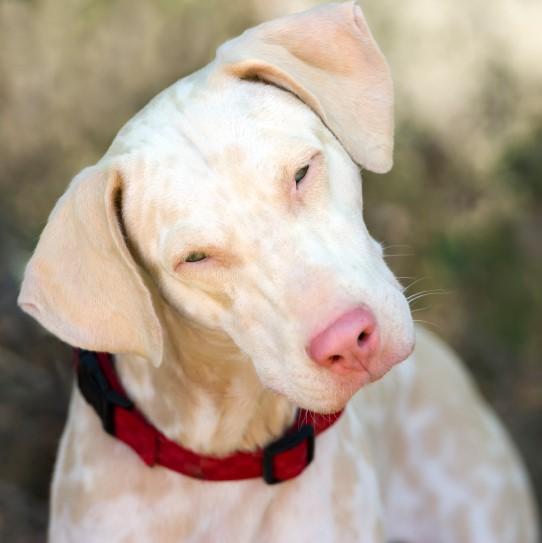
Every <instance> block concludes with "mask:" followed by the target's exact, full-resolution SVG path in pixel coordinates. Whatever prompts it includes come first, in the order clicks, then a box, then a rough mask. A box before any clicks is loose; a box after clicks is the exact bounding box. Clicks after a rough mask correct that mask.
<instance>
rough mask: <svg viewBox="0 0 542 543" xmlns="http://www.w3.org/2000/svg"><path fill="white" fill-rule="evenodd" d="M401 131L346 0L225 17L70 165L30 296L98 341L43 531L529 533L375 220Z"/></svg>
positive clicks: (517, 540) (55, 534)
mask: <svg viewBox="0 0 542 543" xmlns="http://www.w3.org/2000/svg"><path fill="white" fill-rule="evenodd" d="M392 152H393V89H392V80H391V77H390V72H389V68H388V65H387V64H386V61H385V59H384V57H383V55H382V53H381V51H380V50H379V48H378V46H377V44H376V43H375V40H374V38H373V36H372V35H371V32H370V30H369V28H368V26H367V23H366V21H365V18H364V16H363V13H362V11H361V9H360V8H359V6H357V5H356V4H355V3H340V4H329V5H324V6H319V7H316V8H314V9H312V10H309V11H307V12H303V13H299V14H295V15H291V16H287V17H283V18H280V19H277V20H274V21H271V22H267V23H264V24H262V25H260V26H257V27H255V28H253V29H251V30H248V31H246V32H245V33H244V34H242V35H241V36H240V37H237V38H235V39H233V40H231V41H229V42H227V43H225V44H224V45H222V46H221V47H220V48H219V49H218V51H217V55H216V58H215V59H214V60H213V61H212V62H211V63H210V64H209V65H207V66H206V67H204V68H203V69H201V70H200V71H198V72H196V73H194V74H192V75H190V76H188V77H186V78H184V79H182V80H180V81H178V82H176V83H175V84H173V85H172V86H171V87H170V88H168V89H166V90H165V91H163V92H162V93H161V94H159V95H158V96H156V97H155V98H154V99H153V100H152V101H151V102H150V103H149V104H148V105H147V106H146V107H145V108H144V109H143V110H142V111H141V112H139V113H138V114H137V115H136V116H135V117H133V118H132V119H131V120H130V121H129V122H128V123H127V124H126V125H125V126H124V127H123V128H122V129H121V131H120V132H119V134H118V135H117V136H116V138H115V140H114V141H113V143H112V145H111V147H110V148H109V150H108V151H107V152H106V153H105V155H104V157H103V158H102V159H101V160H100V161H99V162H98V163H97V164H96V165H94V166H91V167H89V168H86V169H85V170H83V171H82V172H81V173H80V174H79V175H77V176H76V177H75V178H74V180H73V181H72V182H71V184H70V185H69V187H68V189H67V191H66V193H65V194H64V195H63V196H62V197H61V199H60V200H59V201H58V203H57V205H56V207H55V209H54V210H53V212H52V214H51V216H50V217H49V220H48V223H47V225H46V227H45V229H44V231H43V233H42V235H41V237H40V240H39V242H38V245H37V247H36V249H35V252H34V254H33V256H32V258H31V260H30V262H29V263H28V265H27V268H26V270H25V275H24V279H23V283H22V287H21V292H20V296H19V304H20V306H21V307H22V309H23V310H24V311H26V312H28V313H29V314H30V315H31V316H33V317H34V318H35V319H37V320H38V321H39V322H40V323H41V324H42V325H43V326H44V327H45V328H46V329H48V330H49V331H51V332H52V333H53V334H55V335H56V336H58V337H59V338H60V339H61V340H63V341H65V342H67V343H69V344H70V345H73V346H75V347H77V348H79V349H82V351H79V354H78V355H77V356H78V362H77V368H78V385H77V386H75V387H74V390H73V395H72V400H71V404H70V409H69V416H68V421H67V425H66V428H65V431H64V433H63V436H62V439H61V443H60V448H59V453H58V458H57V462H56V468H55V472H54V478H53V484H52V499H51V518H50V525H49V540H50V541H51V542H54V543H57V542H77V543H84V542H100V543H103V542H104V541H107V542H121V541H122V542H147V541H152V542H155V541H160V542H179V541H204V542H210V541H213V542H215V541H220V542H235V543H239V542H245V541H247V542H248V541H251V542H252V541H257V542H290V541H296V542H303V541H318V542H338V541H340V542H368V543H376V542H385V541H406V542H411V543H416V542H420V543H422V542H431V543H436V542H442V543H448V542H449V543H459V542H460V543H468V542H476V543H492V542H511V543H512V542H513V543H523V542H524V543H534V542H535V541H536V538H537V535H536V519H535V513H534V505H533V501H532V497H531V493H530V489H529V484H528V481H527V478H526V475H525V471H524V468H523V466H522V464H521V462H520V460H519V458H518V456H517V454H516V452H515V450H514V447H513V446H512V444H511V443H510V441H509V439H508V437H507V435H506V434H505V432H504V431H503V429H502V427H501V425H500V424H499V422H498V421H497V420H496V418H495V416H494V415H493V414H492V412H491V411H490V409H489V408H488V407H487V406H486V405H485V403H484V402H483V400H482V399H481V398H480V396H479V394H478V392H477V391H476V389H475V387H474V385H473V384H472V382H471V380H470V378H469V377H468V376H467V374H466V373H465V371H464V369H463V367H462V365H461V363H460V361H459V360H458V359H457V358H456V356H455V355H454V354H453V353H452V352H451V351H450V350H449V349H448V348H447V347H446V346H445V345H444V344H443V343H441V342H440V341H439V340H438V339H437V338H436V337H435V336H433V335H432V334H431V333H429V332H428V331H426V330H425V329H423V328H415V326H414V325H413V322H412V319H411V316H410V312H409V307H408V304H407V302H406V300H405V297H404V295H403V289H402V287H401V285H400V284H399V283H398V281H397V280H396V279H395V277H394V276H393V274H392V273H391V271H390V270H389V269H388V267H387V266H386V264H385V263H384V260H383V256H382V249H381V246H380V245H379V244H378V243H377V242H376V241H375V240H374V239H372V238H371V236H370V235H369V233H368V231H367V229H366V227H365V225H364V222H363V217H362V192H361V179H360V168H364V169H368V170H372V171H374V172H377V173H385V172H386V171H388V170H389V169H390V168H391V166H392ZM415 343H416V346H415ZM95 353H100V354H99V355H98V354H95ZM106 353H113V354H114V362H111V363H109V362H107V360H108V359H107V357H108V356H109V355H107V354H106ZM104 364H105V365H104ZM107 364H109V365H107ZM394 366H395V367H394ZM392 368H393V370H392V371H390V370H391V369H392ZM96 372H98V373H96ZM100 372H101V373H100ZM108 372H109V377H108V376H107V375H105V374H106V373H108ZM388 372H389V373H388ZM113 373H114V375H113ZM98 374H99V375H98ZM97 375H98V376H97ZM104 383H105V384H104ZM358 391H359V392H358ZM123 395H124V396H123ZM104 398H105V400H104ZM119 398H120V399H119ZM104 402H105V403H104ZM123 402H124V403H123ZM104 405H106V407H104ZM111 406H113V407H111ZM112 409H114V410H115V411H114V412H115V415H114V417H113V418H111V416H112V415H111V413H112V411H111V410H112ZM119 413H120V415H119ZM299 413H302V414H303V415H302V417H301V418H300V415H299ZM108 417H109V418H108ZM122 417H126V418H127V420H128V419H129V420H130V421H132V422H129V423H128V422H126V421H124V422H123V420H121V418H122ZM129 417H132V418H131V419H130V418H129ZM135 418H137V421H136V422H137V423H136V422H134V421H135ZM113 419H114V420H113ZM296 420H298V422H299V424H298V426H297V427H296V428H297V429H296V430H293V429H292V430H288V429H289V428H292V424H294V421H296ZM121 423H122V425H121ZM130 424H133V425H136V426H137V425H139V426H137V428H140V427H143V428H144V429H145V432H147V433H148V432H150V435H152V436H154V437H153V438H152V439H153V440H155V441H157V440H161V441H160V443H162V444H163V443H165V444H166V445H167V448H168V450H170V451H173V452H171V456H175V457H179V456H183V455H184V456H183V458H196V460H197V462H198V463H197V464H195V465H197V466H199V468H201V471H198V470H197V469H195V468H194V465H192V468H191V469H192V471H190V470H188V468H186V464H182V463H181V464H179V466H180V467H179V466H178V469H173V468H170V467H168V461H167V460H164V459H162V461H161V463H160V462H158V461H157V459H156V458H157V457H156V455H158V453H157V452H156V451H155V449H153V451H154V452H153V453H152V455H154V456H152V455H150V453H148V452H145V450H144V447H143V448H142V447H140V445H138V444H137V443H135V442H134V439H135V438H134V437H133V436H134V435H136V434H137V432H139V430H138V431H137V432H136V431H135V430H134V428H135V426H130ZM318 425H321V428H320V429H319V427H318ZM315 428H316V430H315ZM121 434H122V435H123V436H124V437H122V435H121ZM314 434H318V435H316V436H315V435H314ZM137 435H139V434H137ZM158 435H159V436H160V437H159V438H158V437H156V436H158ZM292 440H293V441H292ZM151 441H152V440H151ZM127 444H128V445H127ZM270 444H271V445H270ZM166 445H164V447H166ZM313 448H314V449H313ZM179 451H180V452H179ZM292 451H294V452H295V451H298V452H299V451H302V454H303V462H302V464H303V465H302V466H301V468H300V469H298V470H297V471H298V472H299V473H297V472H296V473H295V474H294V475H293V476H291V474H290V475H288V476H281V475H280V474H279V467H278V466H279V460H278V458H279V457H281V455H282V458H283V464H284V465H287V462H286V460H285V457H286V456H287V455H288V454H292V455H293V452H292ZM260 453H261V454H260ZM168 454H169V453H168ZM296 454H297V453H296ZM299 454H301V453H299ZM149 455H150V456H152V457H150V456H149ZM166 456H167V455H166ZM312 456H314V460H313V461H312V463H311V459H312ZM232 458H233V459H239V458H243V459H244V460H243V461H246V462H249V461H250V462H252V464H251V466H252V467H251V468H250V469H251V470H253V471H250V470H249V471H246V470H245V471H242V473H241V475H240V476H235V477H234V476H230V475H231V473H232V472H231V469H230V468H231V465H232V460H231V459H232ZM247 459H248V460H247ZM255 459H256V460H257V461H258V462H260V461H261V462H262V466H263V467H262V468H261V470H260V467H259V464H258V465H257V462H256V460H255ZM255 462H256V463H255ZM274 462H275V463H274ZM170 463H171V465H173V464H172V461H171V462H170ZM146 464H149V465H146ZM215 465H216V466H219V468H220V469H223V468H224V469H226V470H230V471H228V473H229V474H230V475H228V476H224V475H223V473H222V475H220V473H219V472H215V471H213V469H214V468H213V466H215ZM235 465H236V466H237V467H238V466H239V463H237V464H235ZM183 466H184V467H183ZM199 468H198V469H199ZM235 469H237V468H235ZM239 469H241V468H239ZM243 469H245V468H243ZM247 469H248V468H247ZM281 469H282V468H281ZM183 470H184V471H183ZM179 471H180V473H179ZM260 471H261V472H262V473H263V475H262V476H260ZM283 473H285V472H283ZM270 483H275V484H270Z"/></svg>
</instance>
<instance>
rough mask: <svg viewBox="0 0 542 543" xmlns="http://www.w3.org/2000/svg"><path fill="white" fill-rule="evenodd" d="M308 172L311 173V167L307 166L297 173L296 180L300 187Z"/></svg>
mask: <svg viewBox="0 0 542 543" xmlns="http://www.w3.org/2000/svg"><path fill="white" fill-rule="evenodd" d="M308 171H309V165H308V164H307V165H306V166H304V167H303V168H299V170H297V172H295V175H294V179H295V184H296V185H299V183H301V181H303V178H304V177H305V176H306V175H307V172H308Z"/></svg>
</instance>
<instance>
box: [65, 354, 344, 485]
mask: <svg viewBox="0 0 542 543" xmlns="http://www.w3.org/2000/svg"><path fill="white" fill-rule="evenodd" d="M75 365H76V370H77V382H78V385H79V389H80V391H81V393H82V395H83V397H84V398H85V399H86V401H87V402H88V403H89V404H90V405H91V406H92V407H93V408H94V410H95V412H96V414H97V415H98V417H99V418H100V419H101V421H102V426H103V428H104V430H105V431H106V432H107V433H108V434H110V435H112V436H114V437H116V438H117V439H119V440H120V441H122V442H124V443H126V444H127V445H128V446H129V447H131V448H132V449H133V450H134V451H135V452H136V453H137V454H138V455H139V457H140V458H141V459H142V460H143V461H144V462H145V464H147V465H148V466H155V465H159V466H163V467H166V468H168V469H171V470H173V471H176V472H178V473H182V474H183V475H187V476H189V477H194V478H196V479H202V480H207V481H233V480H242V479H252V478H257V477H262V478H263V479H264V481H265V482H266V483H268V484H275V483H280V482H283V481H287V480H289V479H293V478H294V477H297V476H298V475H299V474H300V473H302V472H303V471H304V470H305V468H306V467H307V466H308V465H309V464H310V463H311V461H312V459H313V457H314V447H315V436H316V435H318V434H320V433H321V432H323V431H324V430H326V429H327V428H329V427H330V426H331V425H332V424H334V423H335V422H336V421H337V419H338V418H339V417H340V415H341V413H342V411H340V412H337V413H333V414H331V415H322V414H319V413H314V412H312V411H306V410H304V409H299V410H298V412H297V415H296V419H295V421H294V423H293V425H292V426H291V427H290V428H289V429H288V430H287V431H286V433H285V434H284V435H283V436H282V437H281V438H279V439H277V440H276V441H274V442H272V443H270V444H269V445H267V446H266V447H263V448H261V449H258V450H256V451H251V452H235V453H233V454H230V455H228V456H225V457H215V456H207V455H202V454H198V453H195V452H194V451H191V450H190V449H186V448H184V447H182V446H180V445H178V444H177V443H175V442H173V441H171V440H170V439H168V438H167V437H166V436H165V435H164V434H162V433H161V432H160V431H159V430H158V429H157V428H155V427H154V426H153V425H152V424H151V423H150V422H149V421H147V419H146V418H145V417H144V415H143V414H142V413H141V412H140V411H139V410H138V409H137V408H136V407H135V405H134V404H133V402H132V401H131V400H130V399H129V398H128V396H127V395H126V393H125V391H124V389H123V387H122V385H121V383H120V380H119V378H118V376H117V372H116V371H115V366H114V358H113V356H112V355H111V354H109V353H95V352H91V351H85V350H79V349H76V351H75ZM307 421H310V422H309V423H307Z"/></svg>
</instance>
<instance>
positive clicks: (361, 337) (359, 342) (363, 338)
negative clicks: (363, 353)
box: [358, 331, 368, 345]
mask: <svg viewBox="0 0 542 543" xmlns="http://www.w3.org/2000/svg"><path fill="white" fill-rule="evenodd" d="M367 335H368V334H367V333H366V332H365V331H363V332H361V334H360V335H359V336H358V345H361V344H362V343H363V342H364V341H365V340H366V339H367Z"/></svg>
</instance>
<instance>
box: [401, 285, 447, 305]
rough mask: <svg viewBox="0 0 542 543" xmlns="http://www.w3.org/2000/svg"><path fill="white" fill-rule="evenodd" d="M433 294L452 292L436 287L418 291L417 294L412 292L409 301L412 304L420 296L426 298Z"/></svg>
mask: <svg viewBox="0 0 542 543" xmlns="http://www.w3.org/2000/svg"><path fill="white" fill-rule="evenodd" d="M433 294H443V295H444V294H450V292H449V291H446V290H443V289H440V288H439V289H434V290H425V291H422V292H418V293H416V294H412V295H411V296H408V297H407V302H408V303H409V304H411V303H412V302H414V301H416V300H419V299H420V298H425V297H426V296H431V295H433Z"/></svg>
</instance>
